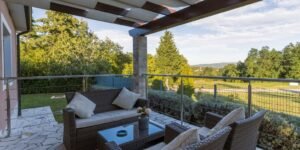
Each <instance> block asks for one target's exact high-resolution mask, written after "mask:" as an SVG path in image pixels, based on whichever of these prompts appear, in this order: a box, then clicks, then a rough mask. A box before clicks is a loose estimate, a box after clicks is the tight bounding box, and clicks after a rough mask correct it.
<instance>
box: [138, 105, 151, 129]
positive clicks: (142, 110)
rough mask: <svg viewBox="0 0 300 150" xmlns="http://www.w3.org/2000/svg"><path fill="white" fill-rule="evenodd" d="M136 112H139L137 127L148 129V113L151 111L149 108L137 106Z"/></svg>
mask: <svg viewBox="0 0 300 150" xmlns="http://www.w3.org/2000/svg"><path fill="white" fill-rule="evenodd" d="M137 113H139V114H140V117H139V128H140V129H142V130H144V129H148V126H149V115H150V113H151V109H150V108H147V107H138V108H137Z"/></svg>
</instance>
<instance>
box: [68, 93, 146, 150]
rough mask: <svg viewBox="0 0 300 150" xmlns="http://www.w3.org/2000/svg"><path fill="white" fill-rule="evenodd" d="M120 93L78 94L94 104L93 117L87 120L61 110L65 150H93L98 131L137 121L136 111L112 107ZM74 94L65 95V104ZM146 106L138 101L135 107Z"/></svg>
mask: <svg viewBox="0 0 300 150" xmlns="http://www.w3.org/2000/svg"><path fill="white" fill-rule="evenodd" d="M120 92H121V89H109V90H94V91H88V92H80V93H81V94H82V95H84V96H86V97H87V98H89V99H90V100H91V101H93V102H94V103H95V104H96V108H95V111H94V113H95V115H93V116H92V117H91V118H88V119H79V118H78V117H76V115H75V113H74V111H73V110H72V109H70V108H65V109H64V110H63V121H64V137H63V141H64V145H65V147H66V149H67V150H82V149H84V150H95V149H96V140H97V131H98V130H101V129H105V128H109V127H113V126H118V125H121V124H125V123H131V122H135V121H137V120H138V114H137V113H136V110H124V109H122V108H119V107H117V106H115V105H112V102H113V101H114V99H115V98H116V97H117V96H118V94H119V93H120ZM74 94H75V93H74V92H70V93H65V95H66V99H67V103H69V102H70V101H71V100H72V98H73V96H74ZM146 105H148V101H147V100H146V99H138V100H137V102H136V104H135V107H138V106H141V107H142V106H146ZM93 117H94V118H93Z"/></svg>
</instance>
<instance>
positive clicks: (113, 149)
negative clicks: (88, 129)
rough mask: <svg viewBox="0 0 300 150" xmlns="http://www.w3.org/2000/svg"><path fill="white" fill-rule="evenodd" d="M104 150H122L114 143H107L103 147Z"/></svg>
mask: <svg viewBox="0 0 300 150" xmlns="http://www.w3.org/2000/svg"><path fill="white" fill-rule="evenodd" d="M104 149H105V150H122V148H121V147H120V146H119V145H118V144H117V143H115V142H113V141H112V142H107V143H105V145H104Z"/></svg>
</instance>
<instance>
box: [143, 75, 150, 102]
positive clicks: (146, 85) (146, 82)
mask: <svg viewBox="0 0 300 150" xmlns="http://www.w3.org/2000/svg"><path fill="white" fill-rule="evenodd" d="M144 77H145V88H146V89H145V92H146V99H147V100H148V101H149V99H148V76H147V75H145V74H144ZM148 104H149V107H150V102H148Z"/></svg>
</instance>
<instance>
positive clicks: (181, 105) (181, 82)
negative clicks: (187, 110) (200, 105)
mask: <svg viewBox="0 0 300 150" xmlns="http://www.w3.org/2000/svg"><path fill="white" fill-rule="evenodd" d="M180 79H181V80H180V88H181V89H180V91H181V92H180V123H181V125H183V115H184V112H183V88H184V86H183V80H182V77H181V78H180Z"/></svg>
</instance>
